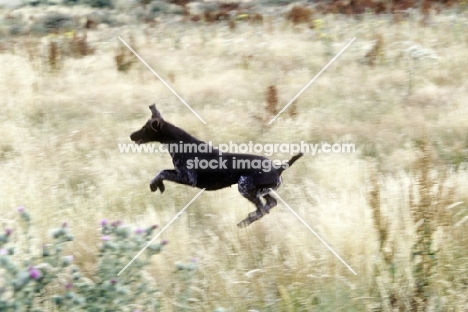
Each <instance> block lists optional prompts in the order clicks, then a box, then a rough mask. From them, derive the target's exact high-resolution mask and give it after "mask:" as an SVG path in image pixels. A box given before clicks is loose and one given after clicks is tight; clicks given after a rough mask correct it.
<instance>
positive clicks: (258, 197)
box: [237, 174, 278, 227]
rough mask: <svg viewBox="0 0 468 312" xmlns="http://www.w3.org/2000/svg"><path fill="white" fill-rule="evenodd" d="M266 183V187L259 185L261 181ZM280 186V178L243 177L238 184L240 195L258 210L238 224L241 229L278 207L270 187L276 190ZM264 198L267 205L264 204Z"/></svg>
mask: <svg viewBox="0 0 468 312" xmlns="http://www.w3.org/2000/svg"><path fill="white" fill-rule="evenodd" d="M260 180H261V181H262V182H266V183H265V184H264V185H259V183H258V182H259V181H260ZM277 185H278V177H277V176H274V175H271V176H270V177H267V175H266V174H264V175H260V174H254V175H252V176H242V177H241V178H240V179H239V182H238V189H239V193H241V195H242V196H244V197H245V198H247V199H248V200H249V201H250V202H252V203H253V204H254V205H255V207H256V208H257V210H255V211H253V212H251V213H249V214H248V216H247V218H245V219H244V220H242V221H241V222H239V223H238V224H237V226H239V227H246V226H249V225H250V224H252V223H253V222H255V221H257V220H258V219H260V218H262V217H263V216H264V215H265V214H268V213H269V212H270V209H271V208H273V207H274V206H276V204H277V202H276V199H274V198H273V197H272V196H271V195H270V194H268V192H269V189H270V187H271V188H275V187H276V186H277ZM262 198H264V199H265V201H266V203H265V204H264V203H263V202H262Z"/></svg>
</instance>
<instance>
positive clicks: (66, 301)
mask: <svg viewBox="0 0 468 312" xmlns="http://www.w3.org/2000/svg"><path fill="white" fill-rule="evenodd" d="M18 211H19V213H20V217H21V221H22V222H21V223H22V225H23V226H22V229H23V230H24V236H23V237H26V246H24V249H25V250H24V252H23V253H20V254H21V255H22V256H21V258H20V257H18V256H16V255H15V250H16V249H18V246H13V244H12V243H11V237H12V236H13V230H12V229H6V230H5V232H4V233H3V234H1V235H0V274H1V275H2V276H3V277H4V278H3V281H2V282H0V310H1V311H13V310H14V311H24V310H27V311H43V310H44V309H46V308H48V307H51V306H53V305H55V306H56V307H58V308H59V309H60V310H63V311H72V310H73V311H117V310H122V307H128V306H129V305H131V306H132V307H135V308H143V307H144V308H147V309H150V310H151V311H155V310H158V308H159V302H158V301H157V299H156V296H155V293H156V288H155V287H154V286H153V285H152V284H151V282H150V279H149V278H147V276H145V274H144V268H145V266H147V265H148V264H150V262H151V259H150V257H151V256H152V255H155V254H158V253H160V252H161V251H162V249H163V246H164V245H166V244H167V241H161V242H159V243H152V244H150V245H149V247H148V248H147V249H146V250H145V254H144V255H141V256H140V257H138V258H136V259H135V261H134V262H133V263H132V265H130V266H129V267H128V268H127V269H126V270H125V271H124V272H123V273H122V274H120V276H117V273H118V272H117V270H118V269H120V268H123V267H124V266H125V265H126V264H127V263H129V261H130V260H132V258H133V257H134V256H135V255H136V254H137V252H139V251H140V250H141V249H142V248H143V246H145V245H146V244H147V243H148V242H149V241H150V237H151V234H152V233H153V231H154V229H156V228H157V226H150V227H148V228H146V229H143V228H137V229H136V230H135V231H131V229H130V227H128V226H124V225H122V223H121V222H120V221H116V222H112V223H109V222H107V221H106V220H104V221H102V222H101V233H102V238H101V240H102V245H101V249H100V253H99V254H98V255H97V261H96V263H97V265H96V267H97V269H96V272H95V274H94V275H93V277H92V278H86V277H84V276H83V274H82V273H81V271H80V268H79V267H78V266H77V265H74V264H73V262H74V259H73V256H71V255H64V253H63V251H64V247H65V245H66V244H67V243H68V242H70V241H72V240H73V235H71V233H70V230H69V228H68V226H67V223H63V224H62V226H61V227H59V228H57V229H54V230H53V231H52V232H51V236H52V242H51V243H50V244H46V245H43V246H42V248H41V250H40V254H36V253H37V252H36V253H34V252H32V251H31V250H32V249H31V248H30V246H29V244H30V243H29V242H30V239H29V238H30V237H29V230H30V225H31V218H30V215H29V213H28V212H27V211H26V210H25V209H24V207H20V208H19V209H18ZM52 290H53V291H54V294H52V293H51V292H52Z"/></svg>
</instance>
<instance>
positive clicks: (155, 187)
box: [150, 181, 166, 194]
mask: <svg viewBox="0 0 468 312" xmlns="http://www.w3.org/2000/svg"><path fill="white" fill-rule="evenodd" d="M150 189H151V192H156V191H157V190H158V189H159V191H160V192H161V194H162V193H163V192H164V190H165V189H166V188H165V187H164V183H163V182H162V181H151V183H150Z"/></svg>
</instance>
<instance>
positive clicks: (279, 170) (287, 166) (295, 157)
mask: <svg viewBox="0 0 468 312" xmlns="http://www.w3.org/2000/svg"><path fill="white" fill-rule="evenodd" d="M302 156H304V153H299V154H297V155H295V156H293V157H292V158H291V159H290V160H289V161H287V162H286V163H285V165H284V166H281V168H279V169H278V172H279V174H280V175H281V173H283V171H284V170H286V169H288V168H289V167H291V166H292V165H293V164H294V163H295V162H296V160H298V159H299V158H301V157H302Z"/></svg>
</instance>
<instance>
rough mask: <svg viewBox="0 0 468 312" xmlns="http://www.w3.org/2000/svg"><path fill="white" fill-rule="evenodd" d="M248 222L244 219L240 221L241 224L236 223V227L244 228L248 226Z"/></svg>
mask: <svg viewBox="0 0 468 312" xmlns="http://www.w3.org/2000/svg"><path fill="white" fill-rule="evenodd" d="M250 223H252V222H250V220H249V219H245V220H242V221H241V222H239V223H237V227H239V228H246V227H248V226H249V225H250Z"/></svg>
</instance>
